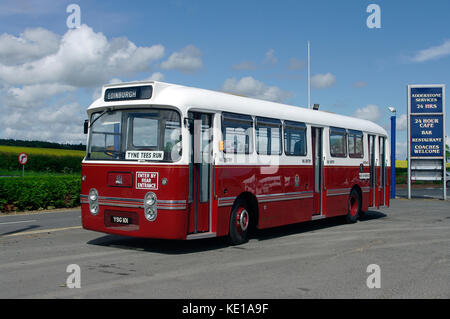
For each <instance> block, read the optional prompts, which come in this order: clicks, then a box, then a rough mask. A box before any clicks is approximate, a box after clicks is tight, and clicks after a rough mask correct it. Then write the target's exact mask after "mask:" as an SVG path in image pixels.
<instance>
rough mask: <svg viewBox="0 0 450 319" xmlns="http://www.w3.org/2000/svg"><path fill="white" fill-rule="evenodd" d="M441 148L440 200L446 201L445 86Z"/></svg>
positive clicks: (443, 90)
mask: <svg viewBox="0 0 450 319" xmlns="http://www.w3.org/2000/svg"><path fill="white" fill-rule="evenodd" d="M442 114H443V116H442V140H443V141H442V146H443V150H442V151H443V152H444V154H443V159H442V162H443V163H442V169H443V172H442V174H443V175H442V183H443V184H444V185H442V199H443V200H446V199H447V165H446V163H447V156H446V154H447V153H446V147H445V145H446V143H445V142H446V141H445V136H446V135H445V85H444V86H443V87H442Z"/></svg>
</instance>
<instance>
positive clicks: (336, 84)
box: [0, 0, 450, 159]
mask: <svg viewBox="0 0 450 319" xmlns="http://www.w3.org/2000/svg"><path fill="white" fill-rule="evenodd" d="M71 3H76V4H78V5H79V6H80V8H81V24H82V25H84V26H83V27H82V28H81V29H82V30H81V31H80V30H78V31H79V32H83V35H82V36H81V35H80V36H79V37H77V36H75V34H72V36H70V37H69V35H68V33H69V30H68V28H67V26H66V19H67V17H68V16H69V13H66V7H67V5H69V4H71ZM371 3H374V4H378V5H379V6H380V8H381V28H380V29H369V28H368V27H367V25H366V19H367V17H368V16H369V15H370V13H367V12H366V8H367V6H368V5H369V4H371ZM449 15H450V2H449V1H444V0H432V1H427V2H425V1H392V0H391V1H380V0H374V1H361V0H347V1H331V0H329V1H298V0H297V1H283V0H281V1H277V2H273V1H261V0H260V1H253V0H245V1H233V0H232V1H206V0H199V1H194V0H191V1H187V0H185V1H181V0H178V1H133V0H130V1H49V0H41V1H31V0H30V1H26V0H21V1H0V114H1V115H2V116H1V117H2V118H3V120H0V121H1V122H2V123H1V124H2V128H0V138H6V137H8V138H11V137H12V138H26V139H34V138H36V139H47V140H53V141H59V142H84V136H83V135H82V134H80V132H78V131H77V130H80V127H81V125H80V124H79V123H78V122H77V123H73V122H74V121H79V122H80V123H81V122H82V121H83V119H84V118H85V117H86V116H85V109H86V107H87V106H88V105H89V104H90V103H91V102H92V99H93V98H94V97H95V96H96V94H98V88H99V87H101V85H102V84H103V83H107V82H110V81H119V80H120V81H129V80H142V79H147V78H150V77H153V78H156V79H163V80H164V81H166V82H173V83H179V84H183V85H188V86H196V87H201V88H207V89H213V90H224V91H233V92H235V93H240V94H245V95H248V96H254V97H257V98H264V99H270V100H275V101H280V102H284V103H288V104H294V105H299V106H306V104H307V69H306V58H307V56H306V49H307V41H308V40H310V41H311V62H312V65H311V67H312V68H311V75H312V78H313V89H312V98H311V102H312V103H320V108H321V109H322V110H327V111H331V112H336V113H341V114H346V115H355V116H359V117H364V118H368V119H371V120H373V121H375V122H377V123H379V124H380V125H382V126H384V127H386V128H389V116H390V114H389V112H388V111H387V106H390V105H393V106H394V107H396V109H397V115H398V117H399V122H398V126H399V129H400V130H399V132H398V136H397V144H398V156H399V158H402V159H404V157H405V154H406V131H405V123H406V122H405V119H406V118H405V116H403V117H402V114H405V113H406V85H407V84H415V83H430V84H433V83H436V84H448V83H449V82H450V81H449V80H450V72H449V71H450V34H449V31H448V30H450V19H449ZM26 30H41V31H39V32H37V31H35V32H34V33H33V32H30V34H32V35H31V36H30V35H27V33H26ZM42 30H45V31H42ZM72 31H73V30H72ZM101 37H103V38H101ZM117 38H121V39H122V42H120V41H118V40H117ZM79 39H82V40H79ZM114 39H116V40H114ZM90 40H92V41H90ZM70 41H74V43H71V42H70ZM77 41H80V42H81V43H80V45H79V50H80V53H79V54H78V55H77V56H75V57H74V54H75V53H73V54H72V53H70V52H77V47H76V45H77ZM102 41H103V42H102ZM16 42H17V43H22V44H23V43H25V44H26V45H27V46H25V47H21V46H20V45H17V46H16V44H17V43H16ZM69 42H70V43H71V45H70V46H69V47H70V49H71V51H70V52H69V51H68V49H67V48H66V49H64V46H65V45H66V46H67V45H68V43H69ZM11 43H13V45H12V44H11ZM97 43H103V44H104V46H100V47H97ZM130 43H131V44H130ZM89 45H91V46H89ZM92 48H94V49H93V50H94V51H92V52H94V53H95V52H97V51H95V50H103V51H104V52H106V53H105V55H104V57H105V59H106V58H111V57H113V56H117V54H119V53H120V54H122V55H123V54H129V58H130V59H133V60H134V61H138V60H137V59H139V57H140V58H141V60H139V61H138V62H139V63H136V65H133V66H130V67H124V66H123V65H122V66H119V65H114V67H111V68H109V65H110V64H108V69H107V70H106V69H105V68H106V67H105V65H103V64H102V63H103V62H101V61H100V60H95V59H93V58H92V56H90V55H89V54H85V53H86V52H89V50H91V49H92ZM136 48H137V49H136ZM14 50H16V51H14ZM133 50H135V51H133ZM103 51H102V52H103ZM23 52H26V54H24V56H23V57H21V56H20V54H22V53H23ZM124 52H125V53H124ZM130 52H131V53H130ZM94 53H93V54H94ZM115 54H116V55H115ZM51 56H53V57H51ZM125 57H126V56H125ZM91 58H92V59H91ZM45 59H48V61H54V62H51V63H48V64H43V63H44V61H46V60H45ZM52 59H53V60H52ZM89 59H91V60H89ZM55 61H56V62H55ZM66 61H67V62H66ZM74 61H75V62H74ZM121 61H122V60H121ZM59 63H61V65H62V66H60V67H58V68H56V66H55V65H57V66H59ZM95 63H97V64H95ZM121 63H122V64H124V63H126V60H123V61H122V62H121ZM42 65H49V66H48V67H47V68H45V67H42V68H40V69H39V67H38V66H42ZM84 65H85V69H83V66H84ZM2 67H3V68H2ZM53 67H55V69H53ZM30 68H36V70H40V72H39V74H38V75H31V73H27V71H26V70H29V69H30ZM77 68H80V69H83V70H84V72H81V71H77V70H78V69H77ZM97 68H98V69H97ZM89 70H90V71H92V73H90V71H89ZM102 70H105V71H104V74H101V73H102ZM46 72H48V73H49V74H50V75H48V76H47V75H45V74H44V73H46ZM36 74H37V73H36ZM52 74H53V75H54V76H52ZM58 74H59V75H58ZM70 74H74V75H73V77H71V76H70ZM44 75H45V76H44ZM44 91H45V92H46V94H42V92H44ZM39 92H41V95H40V96H39ZM42 95H45V96H42ZM35 99H36V100H38V101H36V103H33V102H32V101H33V100H35ZM68 119H71V120H72V121H69V120H68ZM449 122H450V121H449V119H448V116H447V119H446V123H447V128H446V130H447V132H448V131H449V124H448V123H449ZM58 123H59V124H58ZM75 124H76V125H75Z"/></svg>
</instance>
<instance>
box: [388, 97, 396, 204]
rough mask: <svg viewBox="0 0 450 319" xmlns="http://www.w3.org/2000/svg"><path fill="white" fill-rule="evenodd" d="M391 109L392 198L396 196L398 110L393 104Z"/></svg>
mask: <svg viewBox="0 0 450 319" xmlns="http://www.w3.org/2000/svg"><path fill="white" fill-rule="evenodd" d="M388 109H389V111H391V113H392V116H391V198H395V140H396V139H395V130H396V127H395V124H396V111H395V108H393V107H392V106H390V107H388Z"/></svg>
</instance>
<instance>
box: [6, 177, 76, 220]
mask: <svg viewBox="0 0 450 319" xmlns="http://www.w3.org/2000/svg"><path fill="white" fill-rule="evenodd" d="M80 189H81V179H80V176H79V175H78V174H72V175H41V176H28V177H24V178H17V177H4V178H0V211H2V212H12V211H24V210H39V209H41V210H42V209H53V208H67V207H75V206H78V205H79V204H80Z"/></svg>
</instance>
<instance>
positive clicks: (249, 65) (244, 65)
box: [232, 61, 258, 71]
mask: <svg viewBox="0 0 450 319" xmlns="http://www.w3.org/2000/svg"><path fill="white" fill-rule="evenodd" d="M232 68H233V70H239V71H242V70H245V71H254V70H257V69H258V67H257V66H256V64H255V63H253V62H251V61H244V62H241V63H238V64H235V65H233V66H232Z"/></svg>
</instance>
